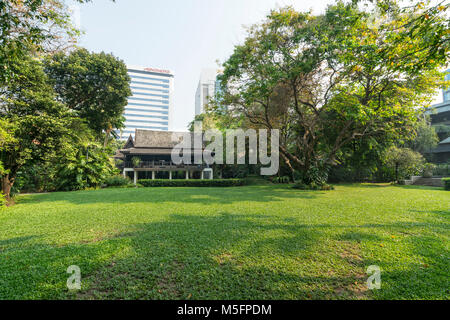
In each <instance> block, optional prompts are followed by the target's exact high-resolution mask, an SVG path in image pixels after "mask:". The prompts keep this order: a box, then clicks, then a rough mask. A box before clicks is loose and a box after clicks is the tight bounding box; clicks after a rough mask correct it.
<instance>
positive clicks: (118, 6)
mask: <svg viewBox="0 0 450 320" xmlns="http://www.w3.org/2000/svg"><path fill="white" fill-rule="evenodd" d="M333 2H334V1H333V0H309V1H308V0H116V2H112V1H110V0H93V2H91V3H88V4H82V5H76V4H73V3H70V2H69V4H71V7H72V9H73V12H74V21H75V23H77V24H79V27H80V28H81V29H82V30H83V31H84V35H83V36H82V37H81V39H80V41H79V45H80V46H82V47H85V48H87V49H88V50H90V51H94V52H101V51H104V52H107V53H112V54H114V55H115V56H116V57H118V58H120V59H122V60H123V61H124V62H125V63H126V64H128V65H138V66H142V67H153V68H159V69H169V70H170V71H172V73H173V74H174V75H175V86H174V97H173V104H174V108H173V111H174V112H173V114H172V115H171V117H172V127H171V128H169V130H173V131H186V130H187V125H188V123H189V122H191V121H192V120H193V118H194V109H195V91H196V89H197V84H198V81H199V77H200V73H201V71H202V69H204V68H218V67H219V64H218V62H219V63H223V62H224V61H226V59H227V58H228V57H229V56H230V55H231V54H232V52H233V48H234V47H235V46H236V45H238V44H241V43H242V42H243V41H244V40H245V36H246V27H248V26H251V25H253V24H255V23H258V22H260V21H262V20H263V19H264V18H265V16H266V15H267V14H268V13H269V12H270V10H271V9H276V8H278V7H284V6H288V5H291V6H293V7H294V8H295V9H297V10H300V11H308V10H312V12H313V13H315V14H319V13H321V12H323V11H324V10H325V8H326V6H327V4H330V3H333ZM437 99H439V98H437ZM438 102H439V101H438Z"/></svg>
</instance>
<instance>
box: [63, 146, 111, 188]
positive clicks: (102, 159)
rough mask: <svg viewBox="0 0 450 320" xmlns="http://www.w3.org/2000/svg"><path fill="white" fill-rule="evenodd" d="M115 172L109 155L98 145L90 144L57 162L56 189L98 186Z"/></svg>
mask: <svg viewBox="0 0 450 320" xmlns="http://www.w3.org/2000/svg"><path fill="white" fill-rule="evenodd" d="M81 151H84V152H81ZM116 172H117V169H116V168H115V167H114V165H113V163H112V161H111V159H110V157H109V155H108V154H107V153H106V152H105V151H104V150H103V149H101V148H100V147H97V146H90V147H89V148H86V150H80V151H78V152H76V153H75V154H72V155H69V156H67V158H66V159H65V160H64V161H63V162H62V163H61V164H59V168H58V173H57V175H58V181H57V189H58V190H64V191H69V190H83V189H87V188H98V187H100V186H101V185H102V184H103V183H105V181H106V179H107V178H108V177H110V176H111V175H112V174H114V173H116Z"/></svg>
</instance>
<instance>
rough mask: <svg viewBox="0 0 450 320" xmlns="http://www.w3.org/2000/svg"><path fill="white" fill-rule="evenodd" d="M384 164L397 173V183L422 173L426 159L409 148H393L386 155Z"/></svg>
mask: <svg viewBox="0 0 450 320" xmlns="http://www.w3.org/2000/svg"><path fill="white" fill-rule="evenodd" d="M384 162H385V163H386V164H387V165H388V166H390V167H391V168H392V169H393V170H394V171H395V181H397V182H399V180H403V179H405V178H407V177H409V176H412V175H418V174H420V173H422V170H423V167H424V163H425V159H424V158H423V156H422V155H421V154H420V153H418V152H415V151H413V150H411V149H409V148H398V147H395V146H392V147H391V148H389V149H388V150H387V151H386V153H385V159H384Z"/></svg>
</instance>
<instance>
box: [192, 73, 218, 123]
mask: <svg viewBox="0 0 450 320" xmlns="http://www.w3.org/2000/svg"><path fill="white" fill-rule="evenodd" d="M219 73H220V72H219V70H217V69H203V70H202V72H201V74H200V81H199V82H198V87H197V92H196V93H195V115H199V114H201V113H203V112H204V111H205V106H206V105H207V104H208V102H209V100H210V99H211V98H213V97H214V95H215V93H216V92H217V90H218V81H217V76H218V75H219Z"/></svg>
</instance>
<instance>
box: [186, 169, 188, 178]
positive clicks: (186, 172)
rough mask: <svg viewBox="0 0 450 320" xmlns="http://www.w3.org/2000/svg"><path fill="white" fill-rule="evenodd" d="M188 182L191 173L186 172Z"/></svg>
mask: <svg viewBox="0 0 450 320" xmlns="http://www.w3.org/2000/svg"><path fill="white" fill-rule="evenodd" d="M186 180H189V171H187V170H186Z"/></svg>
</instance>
